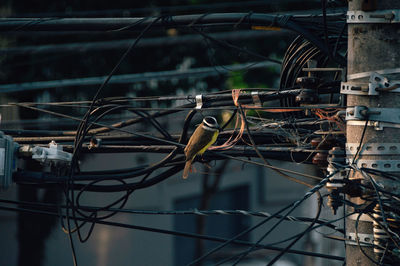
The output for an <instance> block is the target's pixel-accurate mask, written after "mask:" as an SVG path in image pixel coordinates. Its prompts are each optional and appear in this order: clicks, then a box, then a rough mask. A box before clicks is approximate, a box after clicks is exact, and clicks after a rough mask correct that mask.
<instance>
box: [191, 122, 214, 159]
mask: <svg viewBox="0 0 400 266" xmlns="http://www.w3.org/2000/svg"><path fill="white" fill-rule="evenodd" d="M214 133H215V132H213V131H209V130H204V129H203V128H202V127H201V126H199V127H197V128H196V130H195V131H194V132H193V134H192V136H191V137H190V139H189V142H188V144H187V145H186V148H185V155H186V160H193V158H194V156H195V155H196V154H198V153H199V151H201V150H202V149H203V148H204V147H205V146H206V145H207V144H209V142H210V141H211V140H212V137H213V136H214Z"/></svg>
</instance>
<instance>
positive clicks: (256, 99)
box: [251, 91, 262, 107]
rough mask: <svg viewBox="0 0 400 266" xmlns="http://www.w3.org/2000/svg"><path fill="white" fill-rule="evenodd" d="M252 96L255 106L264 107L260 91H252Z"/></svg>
mask: <svg viewBox="0 0 400 266" xmlns="http://www.w3.org/2000/svg"><path fill="white" fill-rule="evenodd" d="M251 98H253V103H254V106H256V107H262V103H261V99H260V95H259V93H258V91H252V92H251Z"/></svg>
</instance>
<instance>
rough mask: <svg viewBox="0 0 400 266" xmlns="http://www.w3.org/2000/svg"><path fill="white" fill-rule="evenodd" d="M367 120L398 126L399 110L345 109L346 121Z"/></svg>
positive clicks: (363, 107) (357, 107) (356, 107)
mask: <svg viewBox="0 0 400 266" xmlns="http://www.w3.org/2000/svg"><path fill="white" fill-rule="evenodd" d="M367 118H368V120H370V121H379V122H387V123H394V124H400V108H367V107H366V106H354V107H348V108H347V109H346V120H366V119H367Z"/></svg>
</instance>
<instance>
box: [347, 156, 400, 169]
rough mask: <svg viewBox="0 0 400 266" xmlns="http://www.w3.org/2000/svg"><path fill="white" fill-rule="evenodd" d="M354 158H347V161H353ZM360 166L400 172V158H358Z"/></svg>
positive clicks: (357, 164) (357, 162) (357, 163)
mask: <svg viewBox="0 0 400 266" xmlns="http://www.w3.org/2000/svg"><path fill="white" fill-rule="evenodd" d="M352 161H353V158H347V162H348V163H351V162H352ZM356 166H357V167H358V168H370V169H374V170H378V171H385V172H400V160H366V159H358V160H357V161H356Z"/></svg>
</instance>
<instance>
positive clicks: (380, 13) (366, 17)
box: [346, 9, 400, 23]
mask: <svg viewBox="0 0 400 266" xmlns="http://www.w3.org/2000/svg"><path fill="white" fill-rule="evenodd" d="M346 18H347V23H399V22H400V10H399V9H386V10H376V11H371V12H365V11H361V10H355V11H347V15H346Z"/></svg>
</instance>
